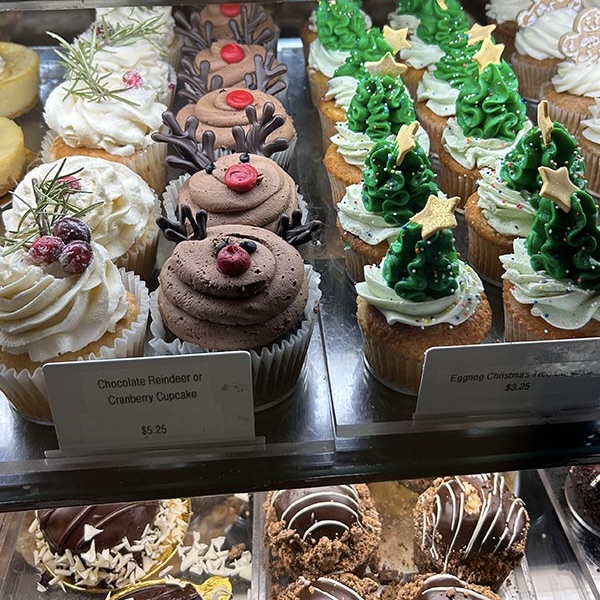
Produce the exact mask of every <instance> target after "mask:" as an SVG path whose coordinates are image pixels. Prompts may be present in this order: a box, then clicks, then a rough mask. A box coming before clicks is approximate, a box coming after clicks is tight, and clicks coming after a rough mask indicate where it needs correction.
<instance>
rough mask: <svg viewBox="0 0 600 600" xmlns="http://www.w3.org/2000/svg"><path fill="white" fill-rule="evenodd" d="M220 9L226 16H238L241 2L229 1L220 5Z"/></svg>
mask: <svg viewBox="0 0 600 600" xmlns="http://www.w3.org/2000/svg"><path fill="white" fill-rule="evenodd" d="M219 10H220V11H221V14H222V15H223V16H224V17H229V18H230V19H232V18H233V17H237V16H238V15H239V14H240V3H239V2H227V3H225V4H221V5H220V6H219Z"/></svg>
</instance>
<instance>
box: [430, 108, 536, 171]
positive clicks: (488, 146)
mask: <svg viewBox="0 0 600 600" xmlns="http://www.w3.org/2000/svg"><path fill="white" fill-rule="evenodd" d="M530 128H531V121H529V120H527V121H525V123H523V127H522V129H521V131H519V133H518V134H517V136H516V138H515V139H514V140H513V141H512V142H507V141H505V140H500V139H497V138H474V137H467V136H466V135H465V134H464V133H463V130H462V128H461V127H460V125H459V124H458V122H457V121H456V117H450V119H448V122H447V123H446V127H445V128H444V131H443V133H442V145H443V146H444V148H445V149H446V150H447V151H448V153H449V154H450V155H451V156H452V158H453V159H454V160H455V161H456V162H457V163H459V164H461V165H462V166H463V167H465V169H473V168H475V167H477V168H479V169H481V168H483V167H493V166H494V164H495V163H496V161H498V160H499V159H501V158H503V157H504V156H505V155H506V154H508V153H509V152H510V151H511V150H512V149H513V148H514V146H515V145H516V144H517V143H518V141H519V140H520V139H521V136H522V135H523V134H524V133H525V132H526V131H528V130H529V129H530Z"/></svg>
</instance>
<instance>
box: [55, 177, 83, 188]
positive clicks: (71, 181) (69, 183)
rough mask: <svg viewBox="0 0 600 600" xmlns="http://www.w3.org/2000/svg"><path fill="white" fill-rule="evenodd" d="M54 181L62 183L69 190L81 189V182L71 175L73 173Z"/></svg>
mask: <svg viewBox="0 0 600 600" xmlns="http://www.w3.org/2000/svg"><path fill="white" fill-rule="evenodd" d="M56 183H62V184H63V185H64V186H65V187H67V188H68V189H69V190H70V191H71V192H78V191H79V190H81V184H80V183H79V179H77V177H73V175H67V176H66V177H61V178H60V179H57V180H56Z"/></svg>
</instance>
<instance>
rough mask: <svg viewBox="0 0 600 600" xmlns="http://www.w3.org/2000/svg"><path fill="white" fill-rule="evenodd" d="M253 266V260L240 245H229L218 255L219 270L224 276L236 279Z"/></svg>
mask: <svg viewBox="0 0 600 600" xmlns="http://www.w3.org/2000/svg"><path fill="white" fill-rule="evenodd" d="M251 264H252V259H251V258H250V255H249V254H248V252H246V250H244V249H243V248H242V247H241V246H239V245H238V244H229V245H227V246H225V247H224V248H222V249H221V250H219V253H218V254H217V269H218V270H219V271H221V273H223V275H229V276H231V277H235V276H236V275H241V274H242V273H245V272H246V271H247V270H248V269H249V268H250V265H251Z"/></svg>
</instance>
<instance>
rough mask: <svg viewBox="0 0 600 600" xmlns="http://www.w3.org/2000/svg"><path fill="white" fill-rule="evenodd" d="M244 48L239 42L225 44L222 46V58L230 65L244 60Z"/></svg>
mask: <svg viewBox="0 0 600 600" xmlns="http://www.w3.org/2000/svg"><path fill="white" fill-rule="evenodd" d="M244 56H245V53H244V49H243V48H242V47H241V46H238V44H225V45H224V46H223V47H222V48H221V58H222V59H223V60H224V61H225V62H226V63H227V64H229V65H231V64H233V63H239V62H241V61H242V60H244Z"/></svg>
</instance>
